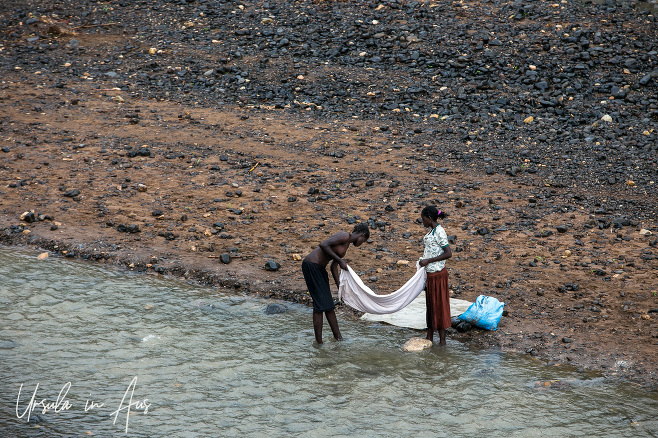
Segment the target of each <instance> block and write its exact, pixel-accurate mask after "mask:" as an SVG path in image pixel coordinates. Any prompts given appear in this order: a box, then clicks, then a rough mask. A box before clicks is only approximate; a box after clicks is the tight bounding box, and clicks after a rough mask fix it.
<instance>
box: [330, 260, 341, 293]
mask: <svg viewBox="0 0 658 438" xmlns="http://www.w3.org/2000/svg"><path fill="white" fill-rule="evenodd" d="M331 275H332V276H333V277H334V281H335V282H336V287H337V288H338V289H340V276H339V275H338V263H336V262H335V261H334V262H331Z"/></svg>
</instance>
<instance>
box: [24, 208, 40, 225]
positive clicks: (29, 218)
mask: <svg viewBox="0 0 658 438" xmlns="http://www.w3.org/2000/svg"><path fill="white" fill-rule="evenodd" d="M21 220H22V221H23V222H27V223H28V224H30V223H32V222H36V221H38V220H39V219H38V217H37V216H36V215H35V213H34V212H33V211H26V212H24V213H23V214H21Z"/></svg>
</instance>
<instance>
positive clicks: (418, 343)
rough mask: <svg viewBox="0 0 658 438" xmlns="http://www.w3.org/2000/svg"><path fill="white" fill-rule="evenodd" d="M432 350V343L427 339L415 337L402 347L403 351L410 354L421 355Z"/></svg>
mask: <svg viewBox="0 0 658 438" xmlns="http://www.w3.org/2000/svg"><path fill="white" fill-rule="evenodd" d="M430 348H432V341H430V340H429V339H425V338H418V337H413V338H411V339H409V340H408V341H407V342H405V343H404V345H403V346H402V350H403V351H407V352H409V353H419V352H421V351H425V350H428V349H430Z"/></svg>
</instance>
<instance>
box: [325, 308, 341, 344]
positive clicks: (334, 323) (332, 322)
mask: <svg viewBox="0 0 658 438" xmlns="http://www.w3.org/2000/svg"><path fill="white" fill-rule="evenodd" d="M325 315H327V322H329V327H331V333H333V334H334V338H336V339H337V340H338V341H340V340H342V339H343V336H342V335H341V334H340V330H338V320H337V319H336V311H335V310H334V309H331V310H328V311H326V312H325Z"/></svg>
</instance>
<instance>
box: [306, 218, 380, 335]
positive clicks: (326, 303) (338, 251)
mask: <svg viewBox="0 0 658 438" xmlns="http://www.w3.org/2000/svg"><path fill="white" fill-rule="evenodd" d="M369 237H370V229H369V228H368V226H367V225H366V224H364V223H360V224H357V225H356V226H355V227H354V229H353V230H352V232H351V233H348V232H346V231H341V232H338V233H336V234H334V235H333V236H331V237H329V238H328V239H326V240H324V241H322V242H321V243H320V245H319V246H318V247H317V248H315V249H314V250H313V251H312V252H311V253H310V254H309V255H307V256H306V258H304V260H303V261H302V273H303V274H304V281H305V282H306V287H307V288H308V292H309V293H310V294H311V298H313V331H314V332H315V340H316V341H317V343H318V344H322V325H323V321H322V314H323V313H324V314H325V315H326V318H327V322H328V323H329V327H331V332H332V333H333V335H334V338H336V339H337V340H341V339H343V337H342V336H341V334H340V330H339V329H338V321H337V319H336V311H335V310H334V307H335V306H334V299H333V297H332V296H331V289H330V287H329V276H328V275H327V264H328V263H329V262H330V261H331V274H332V276H333V277H334V281H335V282H336V286H338V287H339V288H340V277H339V275H338V267H339V266H340V268H341V269H343V270H347V263H345V260H343V257H345V254H346V253H347V248H349V246H350V244H353V245H354V246H361V245H362V244H363V243H364V242H365V241H366V240H368V238H369Z"/></svg>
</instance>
